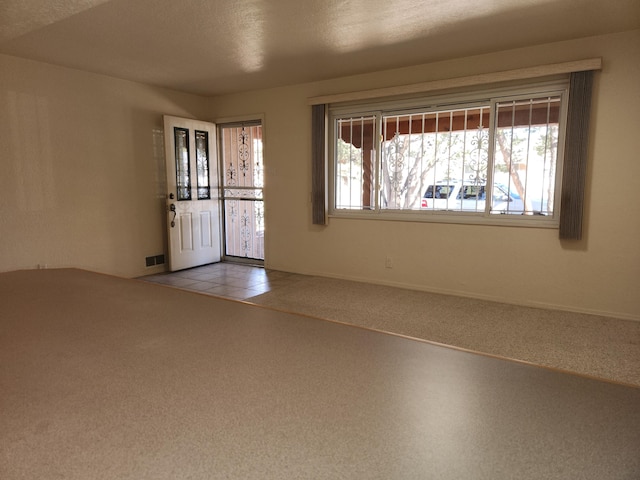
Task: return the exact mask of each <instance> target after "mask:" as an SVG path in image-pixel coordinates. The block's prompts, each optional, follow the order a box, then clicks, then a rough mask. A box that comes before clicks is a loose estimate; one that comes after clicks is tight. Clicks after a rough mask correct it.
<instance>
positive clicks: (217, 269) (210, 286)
mask: <svg viewBox="0 0 640 480" xmlns="http://www.w3.org/2000/svg"><path fill="white" fill-rule="evenodd" d="M302 278H304V275H298V274H294V273H287V272H279V271H276V270H267V269H265V268H262V267H256V266H253V265H241V264H235V263H213V264H211V265H204V266H202V267H196V268H190V269H188V270H181V271H179V272H173V273H160V274H156V275H148V276H145V277H140V279H141V280H144V281H147V282H152V283H161V284H164V285H171V286H172V287H176V288H180V289H182V290H192V291H196V292H200V293H205V294H210V295H215V296H218V297H227V298H233V299H235V300H246V299H248V298H251V297H255V296H256V295H260V294H262V293H266V292H269V291H271V290H273V289H275V288H278V286H281V285H290V284H291V283H294V282H297V281H300V280H301V279H302Z"/></svg>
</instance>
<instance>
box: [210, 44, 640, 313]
mask: <svg viewBox="0 0 640 480" xmlns="http://www.w3.org/2000/svg"><path fill="white" fill-rule="evenodd" d="M596 56H601V57H603V60H604V69H603V71H602V72H601V73H598V74H597V76H596V82H595V96H594V104H593V121H592V137H591V138H592V141H591V144H590V162H589V168H588V184H587V204H586V225H585V231H584V233H585V235H584V237H585V238H584V240H582V241H580V242H561V241H560V240H558V232H557V230H549V229H532V228H514V227H488V226H468V225H449V224H436V223H409V222H383V221H372V220H345V219H337V218H332V219H331V220H330V222H329V225H328V226H326V227H316V226H313V225H311V209H310V203H309V198H310V189H311V187H310V149H311V147H310V117H311V113H310V107H309V106H308V105H307V103H306V99H307V97H311V96H315V95H323V94H331V93H341V92H349V91H356V90H364V89H369V88H377V87H385V86H393V85H401V84H408V83H417V82H422V81H427V80H432V79H441V78H452V77H456V76H464V75H473V74H476V73H484V72H491V71H499V70H508V69H513V68H519V67H525V66H533V65H538V64H545V63H554V62H562V61H570V60H578V59H583V58H590V57H596ZM639 85H640V31H633V32H626V33H622V34H616V35H608V36H601V37H594V38H588V39H583V40H579V41H570V42H563V43H557V44H551V45H545V46H538V47H530V48H523V49H518V50H512V51H507V52H500V53H495V54H490V55H484V56H479V57H473V58H466V59H458V60H452V61H446V62H441V63H437V64H431V65H422V66H416V67H412V68H404V69H401V70H395V71H385V72H378V73H373V74H367V75H361V76H356V77H349V78H343V79H336V80H331V81H324V82H318V83H313V84H305V85H296V86H292V87H287V88H278V89H271V90H264V91H257V92H249V93H244V94H241V95H229V96H223V97H217V98H215V99H213V104H212V105H213V117H214V118H222V117H227V116H234V115H246V114H252V113H260V114H264V118H265V165H266V167H267V169H266V174H265V185H266V186H265V197H266V208H267V210H266V228H267V232H266V263H267V265H268V266H269V267H271V268H275V269H282V270H287V271H292V272H300V273H306V274H317V275H325V276H333V277H342V278H348V279H356V280H365V281H369V282H374V283H381V284H389V285H401V286H407V287H411V288H416V289H422V290H428V291H434V292H443V293H452V294H461V295H466V296H473V297H480V298H486V299H491V300H498V301H506V302H512V303H519V304H525V305H534V306H545V307H556V308H562V309H569V310H577V311H585V312H593V313H604V314H609V315H614V316H618V317H622V318H632V319H640V197H639V196H638V193H637V192H638V186H637V183H638V181H639V180H640V161H638V148H637V145H636V144H637V137H638V132H639V131H640V115H639V114H638V112H640V88H639V87H638V86H639ZM625 180H626V181H625ZM629 180H630V181H629ZM387 255H390V256H392V257H393V261H394V266H393V268H392V269H387V268H385V257H386V256H387Z"/></svg>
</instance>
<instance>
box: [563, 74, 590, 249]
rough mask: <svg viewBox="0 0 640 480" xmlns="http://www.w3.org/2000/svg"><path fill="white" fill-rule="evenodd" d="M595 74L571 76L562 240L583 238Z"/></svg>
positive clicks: (564, 172) (565, 155)
mask: <svg viewBox="0 0 640 480" xmlns="http://www.w3.org/2000/svg"><path fill="white" fill-rule="evenodd" d="M592 89H593V71H591V70H589V71H584V72H574V73H572V74H571V81H570V87H569V110H568V117H567V132H566V139H565V151H564V166H563V173H562V198H561V211H560V238H562V239H571V240H580V239H581V238H582V215H583V204H584V189H585V178H586V170H587V148H588V145H589V138H588V135H589V117H590V110H591V92H592Z"/></svg>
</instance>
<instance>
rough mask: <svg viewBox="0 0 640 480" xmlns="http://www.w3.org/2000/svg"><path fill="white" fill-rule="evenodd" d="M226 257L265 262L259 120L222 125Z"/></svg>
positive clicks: (260, 129) (221, 149)
mask: <svg viewBox="0 0 640 480" xmlns="http://www.w3.org/2000/svg"><path fill="white" fill-rule="evenodd" d="M219 137H220V152H221V160H220V165H221V170H222V171H221V177H222V203H223V207H222V211H223V214H224V245H225V246H224V255H225V259H228V260H231V259H233V260H246V261H252V262H258V263H261V262H263V261H264V200H263V197H262V187H263V173H264V164H263V157H262V124H261V123H260V121H256V122H243V123H242V124H237V123H236V124H225V125H220V126H219Z"/></svg>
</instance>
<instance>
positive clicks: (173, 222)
mask: <svg viewBox="0 0 640 480" xmlns="http://www.w3.org/2000/svg"><path fill="white" fill-rule="evenodd" d="M170 195H173V194H170ZM169 210H170V211H171V212H173V218H172V219H171V228H173V227H175V226H176V204H175V203H172V204H171V205H169Z"/></svg>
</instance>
